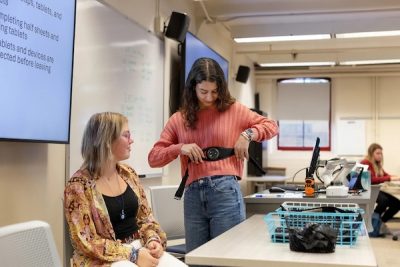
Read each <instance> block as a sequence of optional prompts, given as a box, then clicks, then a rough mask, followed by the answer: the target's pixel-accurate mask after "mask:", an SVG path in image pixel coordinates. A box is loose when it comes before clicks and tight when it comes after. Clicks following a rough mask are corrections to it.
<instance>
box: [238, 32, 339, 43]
mask: <svg viewBox="0 0 400 267" xmlns="http://www.w3.org/2000/svg"><path fill="white" fill-rule="evenodd" d="M330 38H331V35H330V34H309V35H287V36H265V37H249V38H234V40H235V42H236V43H260V42H280V41H304V40H322V39H330Z"/></svg>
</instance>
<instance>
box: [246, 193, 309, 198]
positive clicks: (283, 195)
mask: <svg viewBox="0 0 400 267" xmlns="http://www.w3.org/2000/svg"><path fill="white" fill-rule="evenodd" d="M252 197H255V198H302V197H303V193H294V192H286V193H278V194H254V195H253V196H252Z"/></svg>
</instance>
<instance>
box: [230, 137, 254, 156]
mask: <svg viewBox="0 0 400 267" xmlns="http://www.w3.org/2000/svg"><path fill="white" fill-rule="evenodd" d="M249 144H250V141H249V140H247V139H246V138H245V137H244V136H242V135H239V138H238V139H237V140H236V143H235V146H234V149H235V156H236V158H237V159H239V160H243V159H244V158H246V159H249Z"/></svg>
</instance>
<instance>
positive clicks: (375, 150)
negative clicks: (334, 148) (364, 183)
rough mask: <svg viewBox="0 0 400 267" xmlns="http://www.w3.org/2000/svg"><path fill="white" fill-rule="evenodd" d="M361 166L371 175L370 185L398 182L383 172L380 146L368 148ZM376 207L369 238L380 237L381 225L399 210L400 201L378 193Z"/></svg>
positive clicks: (398, 178)
mask: <svg viewBox="0 0 400 267" xmlns="http://www.w3.org/2000/svg"><path fill="white" fill-rule="evenodd" d="M360 163H361V164H364V165H368V170H369V171H370V173H371V183H372V184H380V183H383V182H386V181H399V180H400V177H398V176H394V175H389V174H388V173H387V172H385V171H384V170H383V153H382V146H380V145H379V144H376V143H373V144H371V145H370V146H369V148H368V155H367V156H366V158H365V159H363V160H362V161H361V162H360ZM376 204H377V205H376V207H375V210H374V213H373V214H372V226H373V228H374V230H373V231H372V232H371V233H369V235H370V236H371V237H377V236H381V234H380V233H379V231H380V227H381V223H382V222H384V223H385V222H387V221H388V220H390V219H391V218H393V216H394V215H395V214H396V213H397V212H398V211H399V210H400V200H399V199H397V198H396V197H394V196H393V195H391V194H388V193H386V192H383V191H382V190H381V191H379V195H378V198H377V200H376Z"/></svg>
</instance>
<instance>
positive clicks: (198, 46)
mask: <svg viewBox="0 0 400 267" xmlns="http://www.w3.org/2000/svg"><path fill="white" fill-rule="evenodd" d="M184 49H185V50H184V51H185V52H184V58H185V82H186V79H187V77H188V74H189V71H190V69H191V68H192V65H193V63H194V62H195V61H196V59H198V58H201V57H208V58H212V59H214V60H215V61H217V62H218V64H219V65H220V66H221V68H222V70H223V71H224V74H225V80H226V81H227V82H228V70H229V62H228V61H227V60H226V59H225V58H223V57H222V56H221V55H220V54H218V53H217V52H215V51H214V50H213V49H211V48H210V47H208V46H207V45H206V44H205V43H203V42H202V41H201V40H200V39H198V38H196V36H194V35H193V34H191V33H190V32H187V33H186V39H185V44H184Z"/></svg>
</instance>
